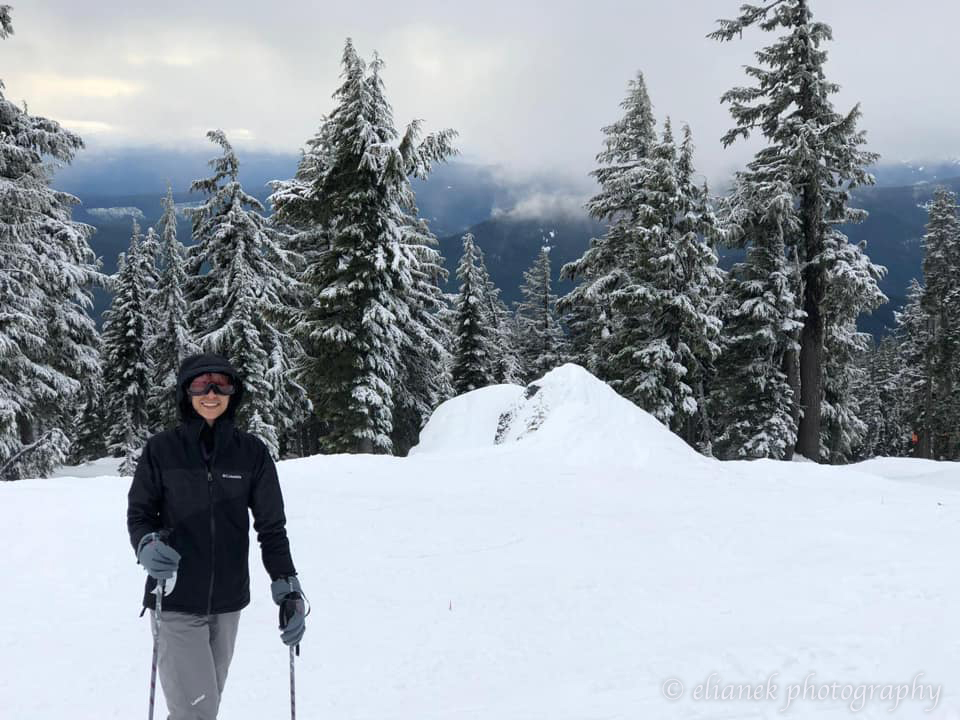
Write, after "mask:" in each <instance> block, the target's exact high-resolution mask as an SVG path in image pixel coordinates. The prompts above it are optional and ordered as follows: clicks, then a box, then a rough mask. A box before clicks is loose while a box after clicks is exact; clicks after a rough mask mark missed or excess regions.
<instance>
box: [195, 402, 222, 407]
mask: <svg viewBox="0 0 960 720" xmlns="http://www.w3.org/2000/svg"><path fill="white" fill-rule="evenodd" d="M200 404H201V405H203V407H205V408H215V407H219V406H220V403H205V402H202V403H200Z"/></svg>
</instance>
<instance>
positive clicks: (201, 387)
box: [187, 373, 236, 396]
mask: <svg viewBox="0 0 960 720" xmlns="http://www.w3.org/2000/svg"><path fill="white" fill-rule="evenodd" d="M211 390H213V392H215V393H216V394H217V395H233V393H234V392H236V388H235V387H234V386H233V381H232V379H231V378H230V376H229V375H224V374H223V373H204V374H203V375H198V376H197V377H195V378H194V379H193V380H191V381H190V384H189V385H187V394H188V395H193V396H199V395H206V394H207V393H208V392H210V391H211Z"/></svg>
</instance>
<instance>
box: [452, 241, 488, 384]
mask: <svg viewBox="0 0 960 720" xmlns="http://www.w3.org/2000/svg"><path fill="white" fill-rule="evenodd" d="M457 279H458V280H459V281H460V292H459V294H458V296H457V303H456V317H457V320H456V339H455V343H454V350H453V371H452V374H453V377H452V383H453V390H454V392H455V393H456V394H458V395H461V394H463V393H465V392H470V391H471V390H477V389H479V388H482V387H486V386H487V385H492V384H494V383H495V382H496V380H495V378H494V377H493V367H494V347H493V343H494V341H495V338H494V337H493V336H492V334H491V331H490V327H489V324H488V315H487V308H486V300H487V297H488V296H487V288H486V283H485V279H484V277H483V275H482V274H481V273H480V270H479V267H478V257H477V247H476V244H475V243H474V239H473V234H472V233H467V234H466V235H464V236H463V254H462V255H461V256H460V263H459V264H458V265H457Z"/></svg>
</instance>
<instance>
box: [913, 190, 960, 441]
mask: <svg viewBox="0 0 960 720" xmlns="http://www.w3.org/2000/svg"><path fill="white" fill-rule="evenodd" d="M927 212H928V213H929V221H928V223H927V231H926V233H925V234H924V237H923V248H924V257H923V278H924V293H923V300H922V303H921V304H922V307H923V311H924V314H925V315H926V317H927V322H928V326H929V328H930V334H931V338H930V343H931V345H930V348H929V352H928V357H929V368H930V370H929V372H930V375H931V379H932V382H931V384H930V386H929V387H930V392H929V396H928V398H927V399H926V403H927V408H926V414H927V416H928V417H929V418H930V425H929V427H930V432H927V433H925V434H924V436H923V437H921V440H920V443H921V451H922V453H923V456H924V457H930V458H941V457H943V458H949V459H956V458H958V457H960V218H958V217H957V212H958V207H957V195H956V193H953V192H950V191H949V190H948V189H947V188H945V187H938V188H936V189H935V191H934V194H933V200H932V201H931V202H930V203H929V204H928V206H927Z"/></svg>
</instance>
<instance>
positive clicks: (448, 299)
mask: <svg viewBox="0 0 960 720" xmlns="http://www.w3.org/2000/svg"><path fill="white" fill-rule="evenodd" d="M441 297H442V298H443V305H441V306H440V308H439V309H438V310H437V321H438V322H439V323H440V327H441V328H442V330H443V334H442V336H441V342H443V344H444V347H447V348H450V352H448V353H447V355H446V357H444V359H443V363H442V366H441V369H440V371H441V373H442V374H443V381H442V382H443V388H444V391H443V395H441V397H440V402H444V401H446V400H449V399H450V398H452V397H453V396H454V395H456V392H455V391H454V389H453V363H454V360H455V359H456V354H455V353H454V352H453V350H454V348H455V347H456V341H457V298H458V297H459V296H458V294H457V293H452V292H445V293H443V295H442V296H441Z"/></svg>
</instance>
